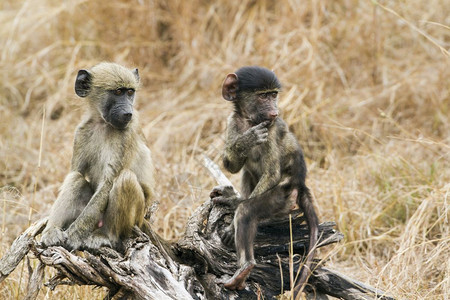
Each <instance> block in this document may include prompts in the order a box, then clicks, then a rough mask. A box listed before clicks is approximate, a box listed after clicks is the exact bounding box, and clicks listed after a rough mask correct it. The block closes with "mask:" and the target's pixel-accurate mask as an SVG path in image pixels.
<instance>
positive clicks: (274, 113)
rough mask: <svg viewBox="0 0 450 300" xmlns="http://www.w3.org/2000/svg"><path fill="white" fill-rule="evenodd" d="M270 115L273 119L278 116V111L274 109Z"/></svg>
mask: <svg viewBox="0 0 450 300" xmlns="http://www.w3.org/2000/svg"><path fill="white" fill-rule="evenodd" d="M269 117H270V118H271V119H272V120H273V119H275V118H276V117H278V112H277V111H273V112H270V113H269Z"/></svg>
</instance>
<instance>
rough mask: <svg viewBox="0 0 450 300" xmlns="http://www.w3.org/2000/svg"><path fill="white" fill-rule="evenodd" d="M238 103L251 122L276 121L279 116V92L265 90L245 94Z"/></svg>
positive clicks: (254, 123) (255, 123)
mask: <svg viewBox="0 0 450 300" xmlns="http://www.w3.org/2000/svg"><path fill="white" fill-rule="evenodd" d="M237 105H239V106H240V107H241V110H242V112H243V114H244V115H245V116H246V117H247V119H248V120H249V121H250V123H251V124H253V125H257V124H260V123H262V122H265V121H270V122H272V121H274V120H275V119H276V117H277V116H278V92H277V91H263V92H259V93H258V92H255V93H252V94H249V95H245V96H243V97H242V98H241V99H239V100H238V103H237Z"/></svg>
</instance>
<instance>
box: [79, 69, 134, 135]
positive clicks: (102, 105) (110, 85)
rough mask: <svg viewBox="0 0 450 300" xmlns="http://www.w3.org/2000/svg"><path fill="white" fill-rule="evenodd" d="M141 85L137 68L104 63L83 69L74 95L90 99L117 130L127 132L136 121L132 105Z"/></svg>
mask: <svg viewBox="0 0 450 300" xmlns="http://www.w3.org/2000/svg"><path fill="white" fill-rule="evenodd" d="M138 85H139V73H138V70H137V69H134V70H129V69H126V68H124V67H122V66H120V65H117V64H112V63H101V64H99V65H97V66H95V67H94V68H92V70H89V71H88V70H80V71H79V72H78V75H77V79H76V81H75V92H76V93H77V95H78V96H80V97H87V98H88V100H89V103H90V105H91V107H92V108H93V111H97V112H98V113H99V114H100V116H101V118H102V119H103V120H104V121H105V122H106V123H107V124H109V125H111V126H113V127H114V128H116V129H120V130H121V129H125V128H126V127H127V126H128V124H129V123H130V122H131V120H132V118H133V103H134V99H135V94H136V88H137V87H138Z"/></svg>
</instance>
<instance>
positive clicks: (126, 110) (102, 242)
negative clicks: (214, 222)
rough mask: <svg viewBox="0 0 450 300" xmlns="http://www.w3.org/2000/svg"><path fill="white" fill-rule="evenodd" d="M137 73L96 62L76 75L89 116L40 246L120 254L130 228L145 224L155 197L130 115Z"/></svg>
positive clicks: (80, 130) (150, 167)
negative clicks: (110, 250)
mask: <svg viewBox="0 0 450 300" xmlns="http://www.w3.org/2000/svg"><path fill="white" fill-rule="evenodd" d="M138 87H139V75H138V71H137V69H134V70H129V69H127V68H125V67H123V66H120V65H118V64H114V63H100V64H98V65H96V66H94V67H93V68H92V69H90V70H80V71H79V72H78V75H77V77H76V81H75V92H76V94H77V95H78V96H80V97H83V98H85V99H86V100H87V101H86V102H87V114H86V117H85V119H84V120H83V121H82V122H81V123H80V124H79V125H78V128H77V130H76V132H75V139H74V146H73V157H72V164H71V172H70V173H69V174H68V175H67V176H66V179H65V180H64V183H63V185H62V187H61V189H60V192H59V194H58V198H57V199H56V201H55V203H54V205H53V207H52V211H51V213H50V217H49V221H48V224H47V227H46V229H45V230H44V232H43V234H42V239H41V242H42V243H43V244H44V245H46V246H52V245H63V246H66V247H67V248H69V249H98V248H99V247H102V246H112V247H115V248H118V249H119V250H121V249H120V248H121V245H122V240H123V239H125V238H127V237H129V236H130V234H131V230H132V227H133V226H135V225H137V226H139V227H141V226H143V225H144V215H145V211H146V208H147V207H148V205H149V204H150V200H151V197H152V194H153V187H154V179H153V174H154V170H153V164H152V160H151V153H150V150H149V149H148V147H147V145H146V141H145V137H144V135H143V134H142V131H141V129H140V128H139V125H138V115H137V112H136V111H133V103H134V101H135V95H136V90H137V89H138Z"/></svg>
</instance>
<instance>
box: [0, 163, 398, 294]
mask: <svg viewBox="0 0 450 300" xmlns="http://www.w3.org/2000/svg"><path fill="white" fill-rule="evenodd" d="M211 163H212V162H211ZM208 168H209V167H208ZM213 168H217V166H215V165H213ZM209 169H210V170H211V171H212V173H213V172H215V171H214V170H212V169H211V168H209ZM216 171H217V170H216ZM219 171H220V170H219ZM219 175H220V174H219ZM222 175H223V174H222ZM222 175H220V176H222ZM213 176H214V177H215V178H216V179H217V176H215V175H213ZM222 179H223V178H222ZM226 180H227V179H226ZM218 181H219V183H220V184H224V183H225V184H227V182H223V180H220V179H219V180H218ZM228 183H229V182H228ZM233 214H234V212H233V211H232V210H230V208H228V207H225V206H214V205H213V204H212V203H211V201H210V200H207V201H205V202H204V203H203V204H202V205H201V206H200V207H198V208H197V210H196V211H195V212H194V214H193V215H192V216H191V218H190V219H189V221H188V223H187V225H186V232H185V235H184V236H183V237H182V238H181V239H179V240H178V241H176V242H172V243H170V242H167V241H165V240H163V239H162V238H161V237H159V236H158V235H157V234H156V233H155V232H154V231H153V230H151V229H150V228H149V229H148V232H146V233H144V232H142V231H140V230H139V229H137V228H135V230H134V233H135V237H134V238H132V239H129V240H127V241H126V252H125V253H123V254H121V253H118V252H116V251H115V250H113V249H110V248H101V249H99V250H98V251H97V252H96V253H90V252H88V251H74V252H69V251H67V250H66V249H64V248H62V247H48V248H43V247H42V246H41V245H40V244H39V242H38V241H36V239H35V237H36V236H37V235H38V234H39V233H40V232H41V231H42V230H43V229H44V228H45V224H46V220H45V219H43V220H40V221H38V222H37V223H35V224H33V225H32V226H31V227H30V228H29V229H27V230H26V231H25V232H24V233H23V234H22V235H20V236H19V237H18V238H17V239H16V240H15V241H14V243H13V245H12V246H11V248H10V250H9V251H8V252H7V253H6V254H5V256H4V257H3V258H2V259H0V282H1V281H3V280H4V279H5V278H6V277H7V276H8V275H9V274H10V273H11V272H12V271H13V270H14V269H15V267H16V266H17V265H18V264H19V263H20V261H21V260H22V259H23V258H24V256H25V255H26V254H27V253H28V252H29V250H30V249H31V250H32V252H33V254H34V256H35V257H36V258H37V259H39V261H40V263H39V264H38V266H37V267H36V269H35V270H31V267H29V272H30V279H29V283H28V294H27V297H26V299H35V298H36V297H37V295H38V293H39V290H40V289H41V288H42V285H43V278H44V272H43V270H44V268H45V267H46V266H51V267H54V268H56V269H57V271H58V272H57V275H55V276H54V277H53V278H51V279H50V280H49V281H48V282H47V283H45V285H46V286H47V287H48V288H50V289H55V288H56V287H57V286H58V285H74V284H78V285H95V286H103V287H106V288H108V290H109V292H108V295H107V296H106V297H105V299H158V300H159V299H261V298H262V297H263V298H264V299H274V298H275V297H276V296H277V295H280V294H282V293H283V292H285V291H289V290H290V289H291V288H292V287H293V286H292V284H293V282H294V280H295V276H296V274H297V272H298V270H299V268H301V258H302V256H303V255H304V254H305V253H304V252H305V249H307V248H308V229H307V226H306V225H305V224H303V223H305V222H303V217H302V215H301V214H300V212H299V211H294V212H292V214H291V217H289V216H287V217H286V218H284V219H277V220H271V221H270V222H265V223H263V224H260V226H259V227H258V234H257V236H256V239H255V258H256V262H257V265H256V267H255V268H254V269H253V270H252V273H251V275H250V277H249V279H248V280H247V288H246V289H244V290H242V291H230V290H227V289H226V288H224V287H223V285H222V284H221V282H222V281H225V280H226V279H228V278H229V277H231V276H232V275H233V274H234V272H235V271H236V269H237V264H236V253H235V251H234V249H231V248H228V247H227V246H225V245H224V244H222V242H221V239H220V233H221V232H222V230H224V228H225V227H226V226H228V225H229V224H230V222H231V221H232V219H233ZM334 226H335V223H334V222H324V223H322V224H320V225H319V236H320V238H319V243H318V245H317V247H323V246H325V245H328V244H331V243H336V242H338V241H339V240H341V239H342V238H343V235H342V234H341V233H340V232H338V231H336V230H335V229H333V227H334ZM291 241H292V242H291ZM290 253H293V254H291V255H290ZM322 264H323V263H322V262H321V261H319V260H317V261H316V264H315V266H314V270H313V273H312V276H311V278H309V281H308V283H309V284H308V286H307V288H306V290H305V292H306V296H307V298H308V299H328V297H327V296H326V295H331V296H334V297H338V298H342V299H374V298H379V299H393V298H392V297H389V296H387V295H385V293H384V292H383V291H380V290H377V289H375V288H372V287H369V286H366V285H364V284H363V283H361V282H358V281H355V280H352V279H350V278H348V277H346V276H344V275H342V274H339V273H337V272H335V271H332V270H329V269H327V268H325V267H324V266H322Z"/></svg>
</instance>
